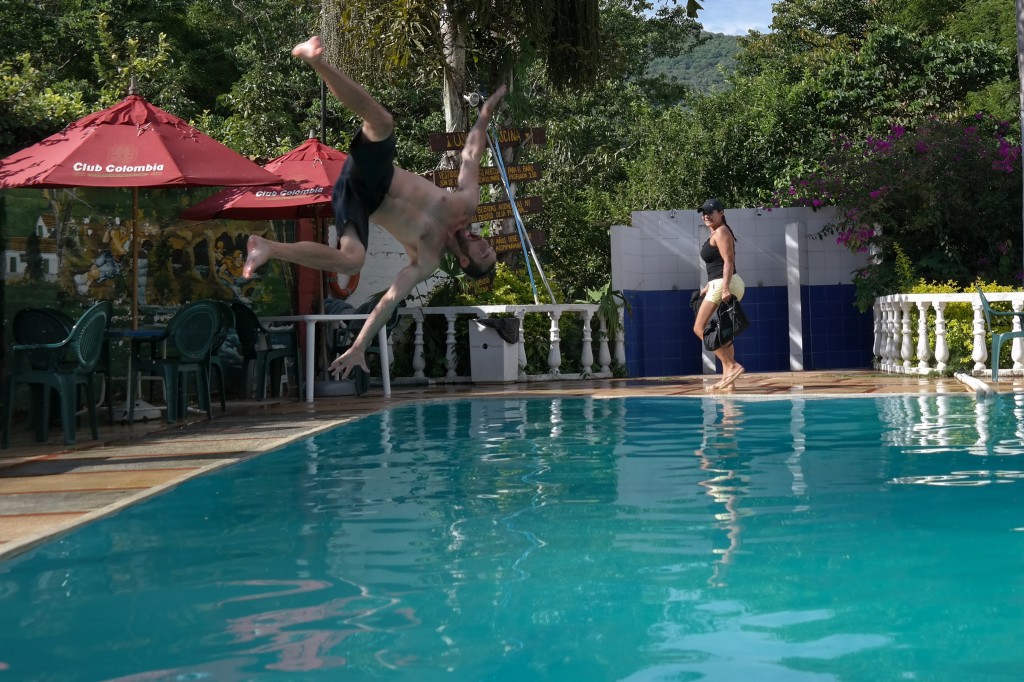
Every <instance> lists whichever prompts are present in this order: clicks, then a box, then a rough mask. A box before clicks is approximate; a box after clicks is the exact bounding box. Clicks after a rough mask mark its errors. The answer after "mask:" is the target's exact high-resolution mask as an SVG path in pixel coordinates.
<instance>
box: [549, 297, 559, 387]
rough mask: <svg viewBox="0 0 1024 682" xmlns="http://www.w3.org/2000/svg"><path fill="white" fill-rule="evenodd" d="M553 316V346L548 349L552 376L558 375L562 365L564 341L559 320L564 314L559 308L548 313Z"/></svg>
mask: <svg viewBox="0 0 1024 682" xmlns="http://www.w3.org/2000/svg"><path fill="white" fill-rule="evenodd" d="M548 316H549V317H551V347H550V348H549V349H548V369H549V370H550V371H551V376H552V377H556V376H558V374H559V370H560V369H561V367H562V341H561V338H562V337H561V330H560V329H559V328H558V320H559V318H560V317H561V316H562V313H560V312H559V311H557V310H552V311H551V312H550V313H548Z"/></svg>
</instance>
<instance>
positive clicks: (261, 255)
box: [242, 234, 270, 279]
mask: <svg viewBox="0 0 1024 682" xmlns="http://www.w3.org/2000/svg"><path fill="white" fill-rule="evenodd" d="M246 249H247V250H248V252H249V253H248V255H247V256H246V257H245V265H244V266H242V277H244V278H245V279H252V274H253V272H255V270H256V268H258V267H260V266H261V265H263V264H264V263H266V262H267V261H268V260H269V259H270V242H268V241H267V240H266V239H264V238H263V237H257V236H256V235H254V234H251V235H249V241H248V242H247V244H246Z"/></svg>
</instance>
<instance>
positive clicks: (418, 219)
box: [370, 167, 479, 267]
mask: <svg viewBox="0 0 1024 682" xmlns="http://www.w3.org/2000/svg"><path fill="white" fill-rule="evenodd" d="M478 197H479V195H478V193H475V194H474V195H472V196H471V194H470V193H469V192H467V191H464V190H458V191H455V192H449V191H447V190H444V189H441V188H439V187H436V186H435V185H434V184H433V183H431V182H430V181H429V180H427V179H425V178H423V177H421V176H419V175H416V174H415V173H411V172H409V171H407V170H405V169H402V168H398V167H396V168H395V175H394V178H393V179H392V181H391V187H390V189H389V190H388V193H387V195H386V196H385V198H384V201H383V202H382V203H381V205H380V206H379V207H378V208H377V210H376V211H374V212H373V215H371V216H370V221H371V222H374V223H376V224H378V225H380V226H381V227H382V228H384V229H385V230H387V231H388V232H389V233H390V234H391V236H393V237H394V238H395V239H397V240H398V241H399V243H401V244H402V246H404V247H405V250H406V251H407V252H408V254H409V258H410V259H411V260H412V261H413V262H418V263H419V264H420V265H423V266H427V267H436V266H437V264H438V263H439V262H440V260H441V254H442V253H444V250H445V249H446V248H448V246H449V244H450V241H451V239H452V237H453V235H454V233H455V232H456V231H457V230H459V229H461V228H463V227H465V226H466V225H467V224H468V223H469V221H470V219H471V218H472V217H473V214H474V213H475V212H476V206H477V203H478V201H479V198H478Z"/></svg>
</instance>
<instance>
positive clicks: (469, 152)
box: [459, 85, 506, 192]
mask: <svg viewBox="0 0 1024 682" xmlns="http://www.w3.org/2000/svg"><path fill="white" fill-rule="evenodd" d="M505 90H506V88H505V86H504V85H502V86H501V87H500V88H498V89H497V90H495V91H494V94H493V95H491V96H490V97H488V98H487V101H486V102H484V105H483V106H482V107H480V114H479V115H478V116H477V117H476V123H474V124H473V127H472V128H471V129H470V131H469V134H468V135H466V142H465V144H463V145H462V166H461V167H460V168H459V189H460V190H469V191H470V192H479V189H480V159H482V158H483V156H484V150H486V149H487V126H488V125H490V123H491V117H492V116H493V115H494V108H495V107H497V106H498V102H500V101H501V98H502V97H504V96H505Z"/></svg>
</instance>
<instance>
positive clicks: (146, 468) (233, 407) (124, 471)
mask: <svg viewBox="0 0 1024 682" xmlns="http://www.w3.org/2000/svg"><path fill="white" fill-rule="evenodd" d="M718 378H719V377H717V376H714V375H706V376H684V377H663V378H656V379H617V380H594V381H565V382H557V381H550V382H531V383H528V384H513V385H510V386H504V385H490V386H488V385H473V384H457V385H445V386H432V387H426V386H417V387H406V386H396V387H395V389H394V391H393V394H392V396H391V397H390V398H387V399H386V398H384V397H383V395H382V393H381V391H380V389H379V388H375V389H371V391H370V393H368V394H367V395H365V396H363V397H361V398H357V397H354V396H345V397H338V398H318V399H317V401H316V402H315V403H313V404H311V405H310V404H307V403H305V402H299V401H295V400H287V401H280V400H276V401H267V402H264V403H257V402H238V403H228V409H227V412H225V413H222V412H220V410H219V405H218V406H215V408H214V419H213V420H212V421H208V420H206V419H205V418H204V417H203V416H202V415H199V414H194V413H190V414H189V416H188V419H187V420H186V421H185V422H179V424H178V425H175V426H168V425H167V424H164V423H163V422H160V421H151V422H145V423H141V424H135V425H131V426H122V425H106V424H101V425H100V438H99V440H95V441H94V440H91V439H89V431H88V427H87V426H85V425H84V420H83V421H82V423H80V426H79V430H78V434H79V442H78V444H77V445H73V446H66V445H64V444H63V441H62V439H61V437H60V436H61V431H60V429H59V428H53V429H51V434H50V441H49V442H48V443H35V442H34V439H33V437H32V433H31V432H30V431H29V430H28V428H27V426H24V425H22V426H21V427H17V426H16V427H15V429H14V430H13V431H12V433H11V445H12V447H11V448H10V449H9V450H0V558H3V557H5V556H11V555H13V554H16V553H18V552H21V551H24V550H26V549H28V548H30V547H33V546H35V545H37V544H39V543H41V542H44V541H46V540H48V539H50V538H52V537H54V536H56V535H59V534H61V533H64V532H66V531H68V530H70V529H72V528H75V527H76V526H78V525H81V524H83V523H86V522H88V521H91V520H94V519H97V518H101V517H103V516H106V515H109V514H111V513H113V512H115V511H117V510H119V509H122V508H123V507H125V506H127V505H130V504H133V503H135V502H138V501H139V500H142V499H145V498H147V497H150V496H152V495H155V494H157V493H160V492H162V491H164V490H166V489H168V488H171V487H173V486H175V485H177V484H179V483H181V482H182V481H185V480H187V479H189V478H192V477H193V476H196V475H199V474H202V473H204V472H207V471H210V470H213V469H216V468H219V467H222V466H225V465H228V464H232V463H234V462H238V461H240V460H242V459H246V458H249V457H253V456H256V455H258V454H260V453H262V452H266V451H268V450H271V449H274V448H277V447H280V446H282V445H284V444H286V443H288V442H291V441H293V440H295V439H297V438H303V437H306V436H310V435H313V434H315V433H318V432H320V431H323V430H325V429H329V428H332V427H334V426H337V425H338V424H343V423H345V422H347V421H351V420H353V419H358V418H360V417H363V416H365V415H368V414H372V413H374V412H377V411H379V410H382V409H385V408H388V407H394V406H397V405H401V404H404V403H410V402H421V401H433V400H447V399H452V398H465V397H470V396H472V397H475V398H484V397H490V398H500V397H553V396H593V397H597V398H610V397H626V396H691V397H692V396H717V397H720V398H722V399H727V397H729V396H734V397H751V396H776V397H788V396H794V395H805V396H819V395H831V396H839V395H885V394H914V395H921V394H923V395H930V394H952V393H958V394H963V393H969V392H971V391H970V390H969V389H968V388H967V387H966V386H965V385H963V384H961V383H960V382H959V381H957V380H956V379H953V378H929V377H919V376H907V375H893V374H881V373H877V372H870V371H849V372H786V373H771V374H746V375H744V376H743V377H741V378H740V380H739V381H738V382H737V385H736V387H735V388H734V389H732V390H728V391H724V392H708V391H706V390H705V388H704V387H705V386H710V385H711V384H713V383H714V382H715V381H717V379H718ZM990 385H992V384H990ZM993 386H995V385H993ZM996 388H997V390H998V391H999V392H1004V393H1008V392H1024V379H1022V378H1020V377H1012V378H1011V377H1006V378H1005V379H1004V380H1003V381H1002V382H1001V383H1000V384H999V385H998V386H996Z"/></svg>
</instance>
